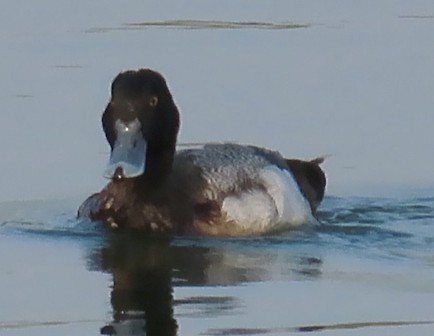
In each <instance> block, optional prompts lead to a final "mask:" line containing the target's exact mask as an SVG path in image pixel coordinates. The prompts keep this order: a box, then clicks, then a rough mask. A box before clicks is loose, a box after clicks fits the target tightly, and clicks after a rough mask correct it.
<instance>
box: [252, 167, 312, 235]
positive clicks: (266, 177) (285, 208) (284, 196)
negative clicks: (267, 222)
mask: <svg viewBox="0 0 434 336" xmlns="http://www.w3.org/2000/svg"><path fill="white" fill-rule="evenodd" d="M260 176H261V179H262V180H263V183H264V186H265V188H266V190H267V191H268V193H269V195H270V196H271V198H272V199H273V200H274V203H275V205H276V208H277V213H278V218H276V221H275V223H273V224H272V226H273V227H274V226H276V227H282V226H285V224H286V225H289V226H298V225H301V224H304V223H306V222H312V221H314V222H315V219H314V218H313V216H312V212H311V209H310V205H309V202H308V201H307V200H306V199H305V198H304V196H303V194H302V193H301V191H300V188H299V186H298V184H297V182H296V181H295V179H294V177H293V176H292V174H291V173H290V172H289V171H287V170H285V169H280V168H278V167H276V166H271V165H270V166H267V167H265V168H264V169H262V170H261V172H260Z"/></svg>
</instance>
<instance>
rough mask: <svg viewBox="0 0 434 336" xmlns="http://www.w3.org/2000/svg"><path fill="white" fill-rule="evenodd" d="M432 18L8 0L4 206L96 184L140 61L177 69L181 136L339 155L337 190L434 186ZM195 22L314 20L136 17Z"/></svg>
mask: <svg viewBox="0 0 434 336" xmlns="http://www.w3.org/2000/svg"><path fill="white" fill-rule="evenodd" d="M433 15H434V3H433V2H432V1H428V0H427V1H250V0H249V1H247V0H246V1H240V0H237V1H232V0H231V1H180V2H171V1H142V0H140V1H134V0H129V1H127V2H125V1H114V0H112V1H106V0H104V1H73V2H71V1H57V0H56V1H49V0H47V1H15V0H14V1H7V0H4V1H2V4H1V11H0V28H1V33H0V38H1V43H2V52H1V61H0V76H1V81H0V85H1V87H0V97H1V101H2V119H3V121H2V123H1V124H0V153H1V154H2V163H3V164H2V174H1V176H0V184H1V186H2V188H1V191H0V200H11V199H13V200H23V199H40V198H43V199H45V198H52V197H69V196H71V195H85V194H87V193H89V192H91V191H95V190H98V189H99V188H100V187H101V186H102V185H103V183H104V182H105V181H104V180H103V178H102V173H101V172H102V171H103V169H104V165H105V163H106V161H107V156H108V146H107V144H106V142H105V139H104V135H103V133H102V131H101V125H100V116H101V114H102V111H103V110H104V108H105V104H106V103H107V101H108V98H109V85H110V82H111V80H112V79H113V78H114V76H115V75H116V74H117V73H118V72H119V71H121V70H123V69H130V68H139V67H151V68H154V69H156V70H159V71H161V72H162V73H163V74H164V75H165V76H166V78H167V80H168V82H169V85H170V87H171V89H172V91H173V94H174V96H175V99H176V101H177V103H178V105H179V107H180V109H181V112H182V129H181V136H180V141H181V142H204V141H229V140H233V141H237V142H242V143H252V144H258V145H262V146H266V147H270V148H275V149H278V150H280V151H281V152H282V153H283V154H285V155H287V156H290V157H300V158H312V157H315V156H319V155H325V154H331V155H332V156H331V157H330V158H329V159H328V160H327V163H326V164H325V165H324V167H325V169H326V171H327V174H328V177H329V180H330V183H329V187H328V191H329V194H339V195H343V194H350V195H361V194H363V195H377V194H378V193H381V194H386V195H390V194H393V193H394V192H396V191H403V190H408V189H409V188H411V189H421V188H424V189H427V188H428V189H429V188H432V187H433V186H434V178H433V174H432V171H434V156H433V155H432V144H433V143H434V133H433V132H432V125H433V124H434V112H433V110H432V108H433V106H434V94H433V88H434V43H433V42H434V39H433V36H432V32H433V29H434V19H433ZM192 19H194V20H204V21H206V20H218V21H230V22H246V21H253V22H259V23H266V24H270V25H273V24H279V23H282V22H283V23H288V22H289V23H293V24H299V25H306V28H298V29H256V28H250V29H249V28H244V29H241V28H240V29H225V28H223V29H212V28H209V27H207V26H206V24H205V25H203V26H202V27H199V28H198V29H189V28H190V27H189V26H182V25H181V26H175V27H171V28H165V27H164V24H163V25H162V26H160V27H148V26H131V25H130V24H135V23H143V22H160V23H164V21H170V20H192ZM269 28H273V27H272V26H271V27H269Z"/></svg>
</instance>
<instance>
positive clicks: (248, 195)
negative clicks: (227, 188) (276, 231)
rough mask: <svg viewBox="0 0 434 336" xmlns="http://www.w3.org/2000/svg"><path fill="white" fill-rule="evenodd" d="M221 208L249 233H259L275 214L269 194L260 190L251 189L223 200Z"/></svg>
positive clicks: (275, 210)
mask: <svg viewBox="0 0 434 336" xmlns="http://www.w3.org/2000/svg"><path fill="white" fill-rule="evenodd" d="M222 210H223V211H224V212H225V213H226V215H227V216H228V218H229V219H230V220H232V221H233V222H234V223H235V224H236V225H237V226H238V227H240V228H241V229H243V230H246V231H249V232H251V233H254V232H256V233H261V232H264V231H265V230H267V226H269V224H270V223H272V222H273V221H274V219H275V218H276V216H277V209H276V206H275V204H274V201H273V200H272V199H271V197H270V195H268V194H267V193H265V192H264V191H262V190H252V191H246V192H243V193H241V194H240V195H237V196H228V197H226V198H225V199H224V200H223V205H222Z"/></svg>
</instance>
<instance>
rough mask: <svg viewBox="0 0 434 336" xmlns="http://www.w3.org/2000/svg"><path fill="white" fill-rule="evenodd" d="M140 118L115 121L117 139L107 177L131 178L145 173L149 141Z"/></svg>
mask: <svg viewBox="0 0 434 336" xmlns="http://www.w3.org/2000/svg"><path fill="white" fill-rule="evenodd" d="M141 126H142V125H141V123H140V121H139V120H138V119H134V120H133V121H130V122H123V121H121V120H117V121H116V122H115V132H116V141H115V143H114V145H113V148H112V151H111V154H110V160H109V163H108V165H107V168H106V170H105V173H104V176H105V177H106V178H109V179H112V178H131V177H137V176H140V175H142V174H143V173H144V171H145V166H146V148H147V143H146V140H145V139H144V138H143V135H142V132H141Z"/></svg>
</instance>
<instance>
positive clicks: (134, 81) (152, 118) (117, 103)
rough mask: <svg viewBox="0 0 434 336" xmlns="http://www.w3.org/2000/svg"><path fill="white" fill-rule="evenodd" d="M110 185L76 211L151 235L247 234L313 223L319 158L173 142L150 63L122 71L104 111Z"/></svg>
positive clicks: (173, 121) (172, 107)
mask: <svg viewBox="0 0 434 336" xmlns="http://www.w3.org/2000/svg"><path fill="white" fill-rule="evenodd" d="M102 127H103V130H104V133H105V136H106V139H107V142H108V143H109V145H110V158H109V162H108V165H107V168H106V170H105V173H104V175H105V177H106V178H108V179H109V182H108V184H107V185H106V186H105V187H104V188H103V189H102V190H101V191H100V192H98V193H95V194H92V195H91V196H89V197H88V198H87V199H86V200H85V201H84V202H83V203H82V204H81V205H80V207H79V209H78V217H79V218H86V219H89V220H91V221H95V222H99V223H102V225H103V226H104V227H107V228H110V229H118V230H119V229H127V230H138V231H141V232H145V233H147V234H150V235H168V236H176V235H191V236H230V237H237V236H252V235H262V234H267V233H270V232H277V231H282V230H289V229H291V228H295V227H300V226H301V225H305V224H316V223H318V220H317V218H316V212H317V209H318V206H319V205H320V203H321V201H322V200H323V198H324V194H325V187H326V176H325V173H324V171H323V170H322V168H321V167H320V165H321V163H322V162H323V161H324V157H319V158H315V159H313V160H299V159H288V158H284V157H283V156H282V155H281V154H280V153H279V152H277V151H273V150H270V149H266V148H262V147H259V146H254V145H241V144H238V143H226V142H222V143H206V144H203V145H201V146H198V147H192V148H184V149H180V150H177V136H178V131H179V127H180V113H179V110H178V107H177V105H176V104H175V101H174V98H173V96H172V93H171V92H170V90H169V87H168V85H167V83H166V80H165V78H164V77H163V75H161V74H160V73H159V72H157V71H155V70H152V69H138V70H127V71H123V72H120V73H119V74H118V75H117V76H116V77H115V78H114V80H113V81H112V84H111V98H110V100H109V102H108V104H107V106H106V108H105V110H104V112H103V114H102Z"/></svg>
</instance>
